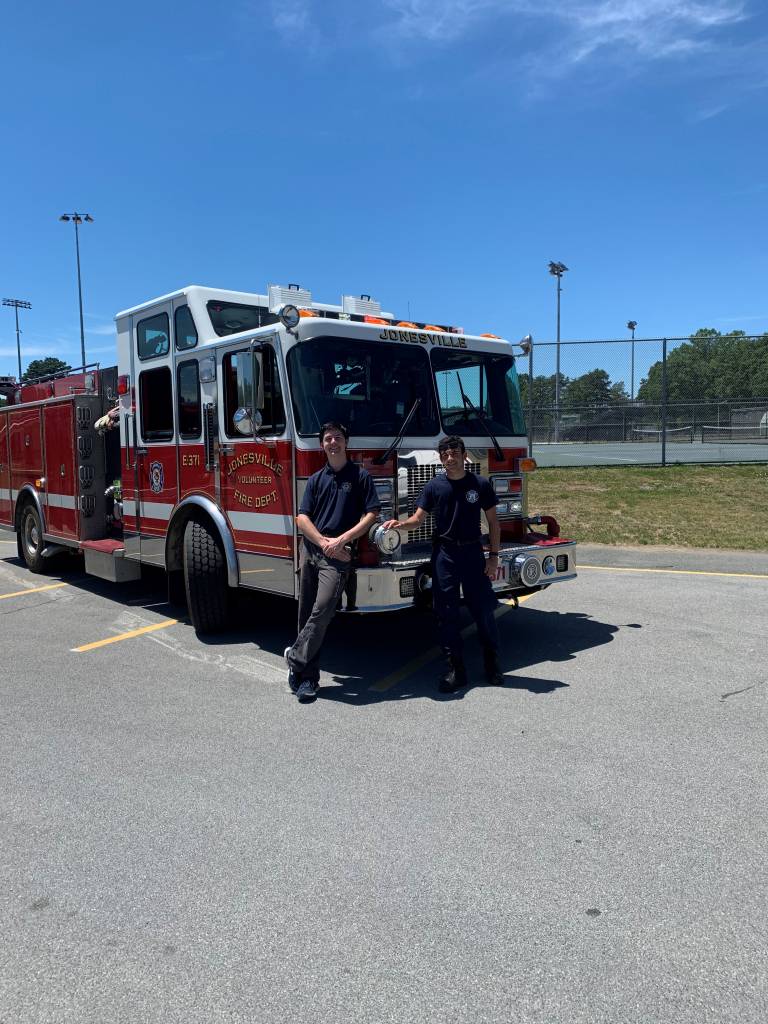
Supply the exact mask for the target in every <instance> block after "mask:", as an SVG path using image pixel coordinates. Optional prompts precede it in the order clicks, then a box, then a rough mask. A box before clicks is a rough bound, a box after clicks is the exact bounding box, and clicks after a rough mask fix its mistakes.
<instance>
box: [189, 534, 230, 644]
mask: <svg viewBox="0 0 768 1024" xmlns="http://www.w3.org/2000/svg"><path fill="white" fill-rule="evenodd" d="M184 588H185V590H186V593H187V607H188V608H189V616H190V618H191V620H192V625H193V626H194V627H195V632H196V633H220V632H222V630H224V629H226V627H227V625H228V619H229V587H228V586H227V563H226V559H225V558H224V551H223V549H222V546H221V541H220V540H219V537H218V535H217V533H216V532H215V530H214V529H213V527H211V526H210V525H209V524H208V523H205V522H199V521H198V520H196V519H192V520H190V522H188V523H187V527H186V529H185V531H184Z"/></svg>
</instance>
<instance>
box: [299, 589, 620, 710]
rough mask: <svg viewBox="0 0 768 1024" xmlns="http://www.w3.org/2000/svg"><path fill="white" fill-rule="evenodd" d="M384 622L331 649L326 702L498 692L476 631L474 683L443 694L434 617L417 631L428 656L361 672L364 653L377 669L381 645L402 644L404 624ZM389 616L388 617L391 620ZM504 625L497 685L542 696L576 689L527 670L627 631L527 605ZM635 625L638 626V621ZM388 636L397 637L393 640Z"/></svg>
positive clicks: (469, 653)
mask: <svg viewBox="0 0 768 1024" xmlns="http://www.w3.org/2000/svg"><path fill="white" fill-rule="evenodd" d="M378 618H379V621H378V622H377V623H375V624H374V623H371V625H370V626H368V623H367V622H366V621H363V623H361V624H360V625H361V626H362V628H361V629H359V630H358V629H356V630H355V633H356V636H355V641H354V643H350V637H349V634H348V632H347V630H345V633H347V636H346V640H347V642H346V644H345V645H344V646H343V647H340V648H339V647H337V645H336V644H335V643H334V644H333V645H332V647H331V650H330V651H329V654H331V657H330V658H328V659H324V661H325V662H326V664H325V668H326V671H329V672H331V673H333V674H334V675H335V678H336V682H337V685H336V686H323V687H322V688H321V690H320V692H319V694H318V698H319V699H320V700H335V701H339V702H341V703H344V704H351V705H366V704H377V703H380V702H382V701H393V700H408V699H413V698H419V697H421V698H428V699H431V700H437V701H451V700H461V699H463V698H464V697H465V696H466V695H467V693H469V692H470V690H472V689H474V688H475V687H478V686H488V687H489V688H490V684H489V683H486V682H485V679H484V676H483V666H482V661H481V657H480V651H479V646H478V642H477V635H476V633H475V632H474V631H471V632H470V634H469V635H468V636H467V637H465V657H466V664H467V671H468V675H469V677H470V684H469V686H467V687H465V688H464V689H462V690H459V691H457V692H456V693H454V694H442V693H440V692H439V691H438V678H439V676H440V674H441V670H442V669H443V668H444V662H443V659H442V655H441V654H440V653H439V652H437V651H436V649H435V648H434V647H433V646H432V643H431V641H432V637H433V636H434V625H433V624H432V623H431V622H430V620H429V618H428V617H427V616H422V617H421V618H420V619H419V620H418V621H419V624H418V625H417V626H416V627H415V632H416V633H417V636H418V637H420V638H422V639H421V651H422V652H423V653H421V654H416V656H415V657H413V655H411V656H410V658H409V657H408V655H407V654H404V656H403V658H402V660H401V667H400V668H396V669H395V670H394V671H393V672H390V673H389V674H388V675H387V676H384V677H383V678H380V679H378V680H376V679H375V678H372V677H375V676H376V675H377V674H378V675H380V672H379V673H376V672H375V670H373V671H371V670H367V671H363V672H361V671H360V669H359V662H360V654H359V651H360V650H363V651H366V652H367V654H366V656H365V660H366V664H367V665H371V666H373V665H375V664H376V649H377V647H381V645H389V646H390V647H391V646H392V645H393V643H395V644H396V643H397V638H398V627H397V626H396V625H395V623H394V622H393V621H392V619H391V616H390V617H383V616H382V617H378ZM382 619H384V621H383V622H382V621H381V620H382ZM368 621H370V620H368ZM462 621H464V620H462ZM470 621H471V620H470V619H469V616H468V615H466V622H467V623H469V622H470ZM336 622H338V619H337V620H336ZM390 622H391V624H392V626H393V627H394V629H393V630H392V631H391V632H390V630H388V629H387V626H388V625H389V623H390ZM356 625H358V623H356ZM499 628H500V634H501V640H502V654H501V656H500V659H499V660H500V663H501V669H502V672H503V673H504V675H505V679H504V683H503V685H502V686H500V687H496V686H494V687H492V688H493V689H507V690H525V691H527V692H528V693H532V694H536V695H546V694H552V693H554V692H555V691H557V690H559V689H563V688H565V687H567V686H568V685H569V684H568V683H566V682H563V681H562V680H561V679H543V678H540V677H537V676H530V675H526V674H525V669H527V668H532V667H533V666H536V665H540V664H542V663H544V662H552V661H556V662H566V661H571V660H573V659H574V658H576V657H577V655H578V654H579V653H580V652H582V651H586V650H589V649H590V648H592V647H599V646H601V645H602V644H607V643H610V642H611V641H612V640H613V637H614V634H615V633H617V632H618V630H619V628H620V627H619V626H616V625H613V624H611V623H607V622H600V621H599V620H598V619H594V618H592V617H591V616H589V615H586V614H584V613H581V612H555V611H543V610H539V609H536V608H534V607H529V606H527V605H526V606H525V607H522V606H521V607H520V608H518V609H516V610H514V611H510V612H509V613H508V614H507V615H504V616H502V617H501V619H500V621H499ZM633 628H636V626H635V625H634V624H633ZM368 629H370V630H371V633H372V634H373V635H371V637H370V642H368V641H367V637H366V635H365V634H366V633H367V632H368ZM387 633H389V634H390V635H389V636H387V635H386V634H387ZM361 634H362V635H361ZM425 637H426V638H428V639H427V641H426V642H427V645H428V648H427V650H426V651H424V639H423V638H425ZM355 649H357V650H358V654H357V657H356V658H355V660H356V661H357V671H355V668H354V666H353V664H349V662H350V661H351V659H352V657H354V650H355Z"/></svg>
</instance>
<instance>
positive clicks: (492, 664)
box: [483, 647, 504, 686]
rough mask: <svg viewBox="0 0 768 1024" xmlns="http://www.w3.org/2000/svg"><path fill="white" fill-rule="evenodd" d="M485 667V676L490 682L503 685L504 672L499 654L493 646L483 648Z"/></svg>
mask: <svg viewBox="0 0 768 1024" xmlns="http://www.w3.org/2000/svg"><path fill="white" fill-rule="evenodd" d="M483 667H484V669H485V678H486V679H487V680H488V682H489V683H492V684H493V685H494V686H502V685H503V683H504V673H503V672H502V671H501V667H500V666H499V656H498V654H497V653H496V651H494V650H493V649H492V648H491V647H485V648H483Z"/></svg>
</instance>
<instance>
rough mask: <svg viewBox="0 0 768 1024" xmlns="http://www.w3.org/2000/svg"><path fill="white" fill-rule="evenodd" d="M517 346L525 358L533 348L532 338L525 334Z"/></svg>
mask: <svg viewBox="0 0 768 1024" xmlns="http://www.w3.org/2000/svg"><path fill="white" fill-rule="evenodd" d="M518 345H519V346H520V350H521V351H522V353H523V355H524V356H527V355H528V353H529V352H530V351H531V348H532V347H533V338H532V337H531V335H530V334H526V336H525V337H524V338H521V339H520V341H519V342H518Z"/></svg>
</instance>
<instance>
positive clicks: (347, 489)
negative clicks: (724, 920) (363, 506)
mask: <svg viewBox="0 0 768 1024" xmlns="http://www.w3.org/2000/svg"><path fill="white" fill-rule="evenodd" d="M340 489H341V490H342V491H344V493H345V494H349V492H350V491H351V490H352V484H351V483H350V481H349V480H345V481H344V483H343V484H342V485H341V488H340Z"/></svg>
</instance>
